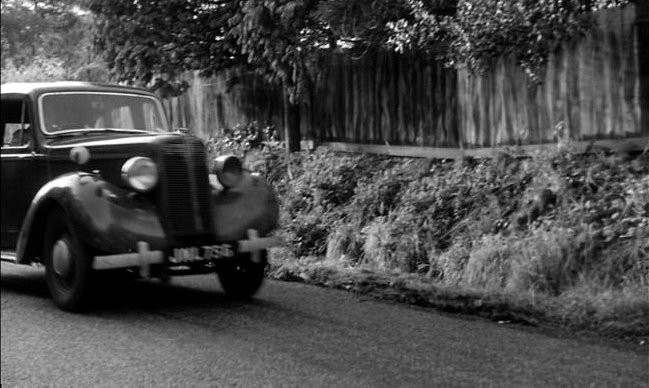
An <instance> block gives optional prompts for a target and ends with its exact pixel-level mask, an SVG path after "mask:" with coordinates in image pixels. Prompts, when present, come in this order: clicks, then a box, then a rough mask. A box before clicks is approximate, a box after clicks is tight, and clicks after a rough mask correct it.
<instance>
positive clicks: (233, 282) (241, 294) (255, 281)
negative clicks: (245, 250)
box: [218, 251, 267, 299]
mask: <svg viewBox="0 0 649 388" xmlns="http://www.w3.org/2000/svg"><path fill="white" fill-rule="evenodd" d="M266 263H267V258H266V251H263V253H262V255H261V260H260V261H259V262H258V263H256V262H253V261H252V260H251V258H250V255H245V256H240V257H237V258H236V259H235V261H233V262H232V263H228V264H227V265H225V266H224V267H222V268H221V269H220V270H219V272H218V276H219V281H220V282H221V286H222V287H223V290H224V291H225V293H226V294H227V295H228V296H230V297H233V298H237V299H245V298H249V297H251V296H252V295H254V294H255V293H256V292H257V291H258V290H259V288H261V285H262V283H263V282H264V276H265V271H266Z"/></svg>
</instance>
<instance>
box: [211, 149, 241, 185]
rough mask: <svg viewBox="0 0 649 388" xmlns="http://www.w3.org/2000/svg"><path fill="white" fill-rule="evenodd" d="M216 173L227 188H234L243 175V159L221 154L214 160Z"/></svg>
mask: <svg viewBox="0 0 649 388" xmlns="http://www.w3.org/2000/svg"><path fill="white" fill-rule="evenodd" d="M214 173H215V174H216V177H217V178H218V179H219V182H220V183H221V184H222V185H223V186H224V187H225V188H233V187H235V186H236V185H238V184H239V182H241V177H242V176H243V166H242V164H241V160H240V159H239V158H237V157H236V156H233V155H225V156H219V157H218V158H216V159H215V160H214Z"/></svg>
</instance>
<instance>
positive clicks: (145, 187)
mask: <svg viewBox="0 0 649 388" xmlns="http://www.w3.org/2000/svg"><path fill="white" fill-rule="evenodd" d="M122 179H123V180H124V182H125V183H126V184H127V185H129V186H130V187H131V188H133V189H134V190H136V191H139V192H140V193H145V192H147V191H149V190H151V189H152V188H153V187H155V185H156V183H158V167H157V166H156V164H155V163H154V162H153V160H151V159H149V158H146V157H144V156H136V157H133V158H130V159H129V160H127V161H126V162H125V163H124V165H123V166H122Z"/></svg>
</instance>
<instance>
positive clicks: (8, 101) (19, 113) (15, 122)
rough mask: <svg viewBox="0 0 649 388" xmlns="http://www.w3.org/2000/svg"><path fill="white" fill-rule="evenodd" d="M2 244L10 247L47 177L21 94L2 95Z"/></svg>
mask: <svg viewBox="0 0 649 388" xmlns="http://www.w3.org/2000/svg"><path fill="white" fill-rule="evenodd" d="M0 121H1V125H0V128H1V130H2V149H1V150H0V152H1V158H2V159H1V162H0V163H1V168H2V171H1V175H0V177H1V178H0V179H1V180H2V181H1V182H0V184H1V186H0V192H1V196H2V198H1V205H0V206H1V207H2V208H1V209H0V210H1V211H0V218H1V223H2V248H3V250H13V249H15V247H16V242H17V241H18V235H19V233H20V228H21V225H22V222H23V219H24V218H25V215H26V214H27V210H28V209H29V205H30V203H31V201H32V199H33V198H34V196H35V195H36V192H37V191H38V189H40V187H41V186H42V184H43V181H44V180H46V177H44V176H43V174H44V173H46V170H45V169H44V168H43V160H44V158H43V156H42V155H39V153H38V152H37V148H36V147H37V144H36V141H35V140H36V136H35V135H36V132H35V130H36V129H35V128H34V126H33V125H32V123H33V122H34V121H33V120H32V112H31V108H30V105H29V104H28V100H27V99H26V97H24V96H11V95H10V96H4V95H3V96H2V101H1V115H0Z"/></svg>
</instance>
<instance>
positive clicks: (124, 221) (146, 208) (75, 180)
mask: <svg viewBox="0 0 649 388" xmlns="http://www.w3.org/2000/svg"><path fill="white" fill-rule="evenodd" d="M57 206H58V207H60V208H62V209H63V210H64V212H65V214H66V215H67V217H68V219H69V220H70V221H71V224H72V229H73V232H74V233H75V234H76V235H77V237H78V238H80V239H81V240H82V241H83V242H85V243H86V244H88V245H89V246H91V247H93V248H96V249H98V250H100V251H102V252H108V253H127V252H133V251H135V250H136V249H137V242H138V241H146V242H148V243H149V246H150V247H151V249H163V248H164V247H165V244H166V236H165V233H164V230H163V227H162V225H161V223H160V219H159V216H158V212H157V209H156V207H155V206H154V204H153V203H152V202H151V201H149V200H148V199H147V198H146V197H144V196H143V195H140V194H138V193H135V192H134V191H132V190H128V189H125V188H122V187H119V186H116V185H114V184H111V183H109V182H107V181H105V180H103V179H102V178H101V176H100V175H99V174H96V173H85V172H73V173H68V174H64V175H61V176H59V177H57V178H55V179H53V180H51V181H50V182H48V183H47V184H46V185H44V186H43V187H42V188H41V189H40V190H39V191H38V192H37V193H36V195H35V197H34V199H33V200H32V202H31V205H30V208H29V210H28V212H27V215H26V217H25V220H24V222H23V225H22V228H21V231H20V235H19V237H18V246H17V249H16V260H17V262H18V263H28V262H30V261H33V260H34V259H35V258H36V257H41V252H42V243H43V236H44V232H45V227H46V224H47V219H48V216H49V213H50V212H51V211H52V210H53V209H54V208H55V207H57Z"/></svg>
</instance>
